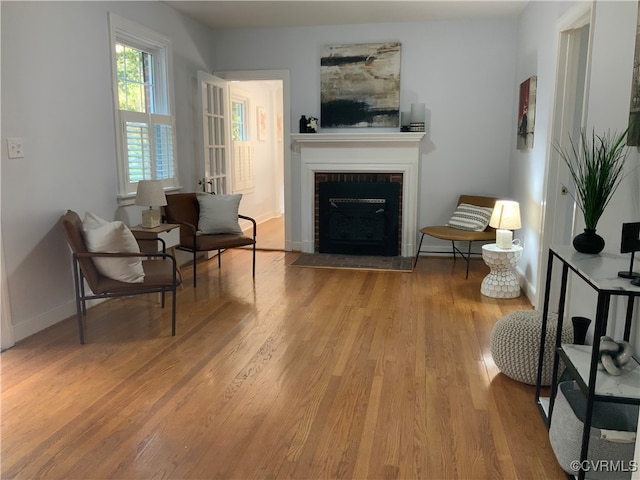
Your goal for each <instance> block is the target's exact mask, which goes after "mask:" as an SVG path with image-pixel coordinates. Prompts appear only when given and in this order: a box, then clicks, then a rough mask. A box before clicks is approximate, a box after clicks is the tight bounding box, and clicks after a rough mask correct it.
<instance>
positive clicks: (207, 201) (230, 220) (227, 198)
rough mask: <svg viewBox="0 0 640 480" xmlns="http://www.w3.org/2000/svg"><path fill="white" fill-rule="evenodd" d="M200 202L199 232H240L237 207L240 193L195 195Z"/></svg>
mask: <svg viewBox="0 0 640 480" xmlns="http://www.w3.org/2000/svg"><path fill="white" fill-rule="evenodd" d="M197 198H198V203H199V204H200V218H199V219H198V230H199V231H200V232H201V233H205V234H206V233H233V234H236V235H241V234H242V229H241V228H240V224H239V223H238V209H239V208H240V200H242V194H241V193H236V194H234V195H211V194H208V193H204V194H199V195H197Z"/></svg>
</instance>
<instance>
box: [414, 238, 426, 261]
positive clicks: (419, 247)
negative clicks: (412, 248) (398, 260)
mask: <svg viewBox="0 0 640 480" xmlns="http://www.w3.org/2000/svg"><path fill="white" fill-rule="evenodd" d="M422 240H424V233H423V234H422V236H421V237H420V243H419V244H418V251H417V252H416V258H415V260H414V261H413V268H416V265H417V264H418V257H419V256H420V249H421V248H422Z"/></svg>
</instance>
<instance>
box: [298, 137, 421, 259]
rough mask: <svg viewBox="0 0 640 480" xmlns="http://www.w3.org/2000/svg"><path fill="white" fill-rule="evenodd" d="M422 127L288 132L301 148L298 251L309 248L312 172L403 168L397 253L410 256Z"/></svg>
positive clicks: (413, 244)
mask: <svg viewBox="0 0 640 480" xmlns="http://www.w3.org/2000/svg"><path fill="white" fill-rule="evenodd" d="M423 137H424V132H381V133H379V132H375V133H372V132H360V133H301V134H292V135H291V141H292V144H293V145H292V146H293V148H294V149H295V150H297V151H299V153H300V172H301V192H300V193H301V198H300V200H301V208H302V219H301V223H302V225H301V227H302V232H301V233H302V251H303V252H307V253H313V251H314V248H315V232H314V228H315V225H314V193H315V192H314V188H315V174H316V172H368V173H402V176H403V180H402V234H401V246H400V254H401V255H402V256H403V257H413V256H414V255H415V249H416V237H417V235H416V224H417V213H418V166H419V161H420V141H421V140H422V138H423Z"/></svg>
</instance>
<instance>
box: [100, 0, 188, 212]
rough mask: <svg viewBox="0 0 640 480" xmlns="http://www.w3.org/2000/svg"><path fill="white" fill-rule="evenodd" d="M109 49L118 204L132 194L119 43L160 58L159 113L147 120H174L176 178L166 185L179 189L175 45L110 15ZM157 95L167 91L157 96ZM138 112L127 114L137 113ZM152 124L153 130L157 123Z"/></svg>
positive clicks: (156, 86) (156, 72)
mask: <svg viewBox="0 0 640 480" xmlns="http://www.w3.org/2000/svg"><path fill="white" fill-rule="evenodd" d="M108 16H109V19H108V21H109V49H110V52H111V55H110V58H111V93H112V99H113V108H114V122H115V136H116V169H117V173H118V192H117V199H118V204H122V203H121V199H124V198H126V197H127V196H128V195H130V193H131V191H130V188H129V187H130V185H129V182H128V178H127V172H128V164H127V162H128V159H127V155H126V152H125V149H126V145H125V141H124V132H123V124H124V123H123V121H122V118H121V115H120V106H119V103H118V78H117V59H116V52H115V44H116V43H117V42H122V43H125V44H127V45H129V46H131V47H134V48H138V49H140V50H144V51H146V52H149V53H151V54H152V55H154V56H155V57H156V61H155V62H154V63H153V68H154V71H153V75H154V91H155V92H154V98H155V100H156V110H157V111H156V112H148V113H145V115H147V118H153V117H154V116H166V117H169V118H170V120H171V121H170V122H167V124H169V123H170V125H171V127H172V129H173V132H172V134H173V167H174V178H173V179H172V180H171V181H170V183H167V182H168V181H169V180H167V181H165V183H164V185H165V187H166V188H176V187H177V186H178V185H179V184H180V179H179V169H178V153H177V146H178V140H177V132H176V125H175V100H174V97H175V95H174V91H173V45H172V42H171V38H169V37H167V36H165V35H162V34H160V33H158V32H155V31H153V30H151V29H149V28H147V27H145V26H144V25H140V24H138V23H136V22H132V21H131V20H128V19H126V18H123V17H121V16H119V15H116V14H114V13H112V12H109V14H108ZM157 92H163V94H162V95H157ZM134 113H135V112H127V114H134ZM148 123H149V128H150V129H151V128H152V125H153V123H152V122H148Z"/></svg>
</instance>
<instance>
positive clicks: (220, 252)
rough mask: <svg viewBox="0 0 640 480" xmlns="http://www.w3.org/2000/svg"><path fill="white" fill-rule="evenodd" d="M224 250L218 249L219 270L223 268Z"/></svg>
mask: <svg viewBox="0 0 640 480" xmlns="http://www.w3.org/2000/svg"><path fill="white" fill-rule="evenodd" d="M221 257H222V250H220V249H218V268H221V267H222V258H221Z"/></svg>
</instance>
